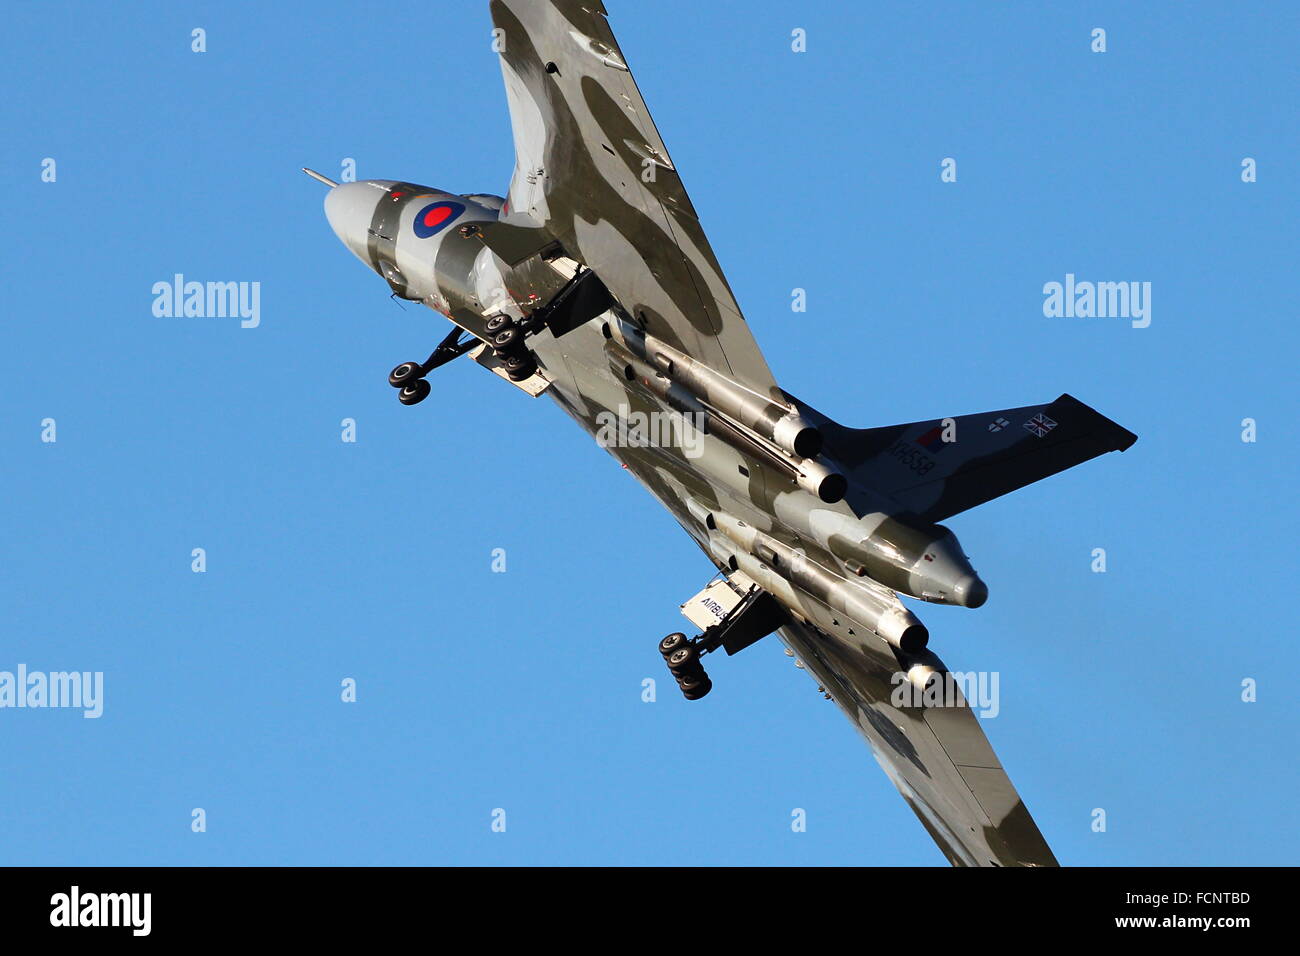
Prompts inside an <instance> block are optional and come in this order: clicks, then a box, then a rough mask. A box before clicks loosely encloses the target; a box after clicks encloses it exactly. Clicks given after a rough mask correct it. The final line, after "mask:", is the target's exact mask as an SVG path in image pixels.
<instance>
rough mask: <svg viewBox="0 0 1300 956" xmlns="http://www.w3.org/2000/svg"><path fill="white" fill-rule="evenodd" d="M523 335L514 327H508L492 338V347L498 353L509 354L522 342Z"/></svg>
mask: <svg viewBox="0 0 1300 956" xmlns="http://www.w3.org/2000/svg"><path fill="white" fill-rule="evenodd" d="M523 338H524V333H522V332H520V331H519V329H518V328H517V327H516V326H514V325H508V326H506V327H505V328H504V329H502V330H501V331H500V332H498V333H497V334H496V335H494V336H492V347H493V348H494V349H496V350H497V351H498V352H511V351H513V350H514V347H515V346H516V345H517V344H518V343H520V342H522V341H523Z"/></svg>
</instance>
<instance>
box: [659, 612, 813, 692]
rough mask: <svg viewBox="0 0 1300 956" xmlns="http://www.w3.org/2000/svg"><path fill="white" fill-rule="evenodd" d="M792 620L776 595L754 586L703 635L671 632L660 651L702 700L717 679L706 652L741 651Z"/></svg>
mask: <svg viewBox="0 0 1300 956" xmlns="http://www.w3.org/2000/svg"><path fill="white" fill-rule="evenodd" d="M788 621H789V618H788V616H787V614H786V611H785V609H784V608H782V607H781V604H780V602H779V601H777V600H776V598H774V597H772V595H770V594H768V593H767V592H766V591H763V590H760V589H759V588H757V587H753V588H751V589H750V590H749V592H748V593H747V594H746V595H745V596H744V598H742V599H741V601H740V603H739V604H737V605H736V606H735V607H734V608H732V609H731V611H730V612H728V613H727V615H726V616H725V617H723V618H722V620H720V621H718V623H717V624H714V625H713V626H711V627H708V628H705V631H704V633H703V634H701V635H700V636H699V637H697V638H694V639H692V638H689V637H687V636H686V635H685V634H682V633H680V632H678V633H676V634H669V635H668V636H667V637H665V638H664V639H663V640H662V641H660V642H659V653H660V654H662V655H663V658H664V663H666V664H667V665H668V670H669V671H670V672H671V673H672V675H673V677H674V678H676V679H677V686H678V687H680V688H681V690H682V694H683V695H684V696H685V697H686V699H687V700H699V699H700V698H701V697H703V696H704V695H705V694H707V693H708V692H709V691H711V690H713V681H711V680H709V675H708V674H707V673H705V670H704V665H703V664H702V663H700V658H701V657H702V656H703V655H705V654H709V653H712V652H713V651H716V650H717V649H718V648H722V649H723V650H725V651H726V652H727V654H728V655H731V654H736V653H739V652H740V651H742V650H744V649H745V648H746V647H749V645H751V644H753V643H755V642H757V641H759V640H761V639H762V638H764V637H766V636H767V635H769V634H771V633H772V632H773V631H775V630H776V629H777V628H779V627H781V626H782V625H783V624H786V623H788Z"/></svg>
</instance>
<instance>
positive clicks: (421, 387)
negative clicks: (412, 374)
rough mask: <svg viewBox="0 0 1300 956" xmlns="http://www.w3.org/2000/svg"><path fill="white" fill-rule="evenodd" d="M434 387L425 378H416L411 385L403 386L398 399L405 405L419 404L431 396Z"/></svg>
mask: <svg viewBox="0 0 1300 956" xmlns="http://www.w3.org/2000/svg"><path fill="white" fill-rule="evenodd" d="M432 390H433V387H432V386H431V385H430V384H429V383H428V382H427V381H426V380H425V379H422V378H421V379H416V380H415V381H414V382H412V383H411V384H410V385H406V386H403V387H402V390H401V391H400V392H398V393H397V400H398V401H399V402H401V403H402V404H403V405H419V404H420V403H421V402H422V401H424V400H425V399H426V398H428V397H429V392H431V391H432Z"/></svg>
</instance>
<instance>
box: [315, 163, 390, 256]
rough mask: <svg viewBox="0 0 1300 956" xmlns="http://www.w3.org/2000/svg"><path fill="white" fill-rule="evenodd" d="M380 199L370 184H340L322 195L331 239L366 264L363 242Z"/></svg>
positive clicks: (365, 239) (366, 237) (365, 240)
mask: <svg viewBox="0 0 1300 956" xmlns="http://www.w3.org/2000/svg"><path fill="white" fill-rule="evenodd" d="M378 199H379V196H378V193H377V190H376V189H375V188H374V187H373V186H371V185H370V184H369V183H364V182H359V183H340V184H339V185H337V186H335V187H334V188H332V189H331V190H330V191H329V192H327V193H326V194H325V218H326V219H328V220H329V224H330V228H331V229H333V230H334V235H336V236H338V237H339V241H340V242H342V243H343V245H345V246H347V247H348V248H349V249H350V250H352V252H353V254H354V255H356V256H357V257H358V258H359V259H361V261H362V262H365V261H366V242H367V239H368V232H369V229H370V222H371V218H372V217H373V215H374V211H375V203H376V202H377V201H378Z"/></svg>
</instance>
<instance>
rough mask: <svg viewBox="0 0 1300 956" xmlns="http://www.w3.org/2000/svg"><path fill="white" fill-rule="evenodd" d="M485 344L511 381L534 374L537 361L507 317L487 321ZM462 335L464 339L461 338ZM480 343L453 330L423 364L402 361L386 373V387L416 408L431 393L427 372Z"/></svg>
mask: <svg viewBox="0 0 1300 956" xmlns="http://www.w3.org/2000/svg"><path fill="white" fill-rule="evenodd" d="M487 333H488V344H489V345H491V346H492V351H493V352H494V353H495V355H496V356H497V358H498V359H500V360H501V363H502V364H503V365H504V366H505V369H506V374H507V375H509V376H510V380H511V381H512V382H522V381H523V380H524V379H526V378H529V377H531V376H532V375H534V374H536V372H537V362H536V361H535V360H534V359H533V356H532V353H531V352H529V351H528V348H527V346H525V345H524V335H525V330H524V329H523V328H521V327H520V326H518V325H516V324H515V320H514V319H512V318H511V317H510V316H508V315H494V316H492V317H491V318H490V319H488V320H487ZM462 336H465V337H464V338H462ZM479 344H480V343H479V340H478V338H477V337H475V336H473V335H468V333H466V332H463V331H462V330H461V329H460V328H459V327H457V328H454V329H452V330H451V332H450V333H449V334H448V335H447V337H446V338H445V339H443V340H442V342H440V343H439V344H438V347H437V348H436V349H434V350H433V354H432V355H430V356H429V357H428V358H427V359H425V360H424V361H423V362H403V363H402V364H401V365H399V366H397V368H395V369H393V370H392V371H391V372H389V373H388V384H389V385H391V386H393V388H395V389H398V392H397V400H398V401H399V402H401V403H402V404H403V405H418V404H420V403H421V402H422V401H424V400H425V399H426V398H428V397H429V392H430V391H431V389H430V386H429V383H428V381H427V380H426V379H425V376H427V375H428V374H429V373H430V372H432V371H433V370H434V369H436V368H441V367H442V366H443V365H446V364H447V363H448V362H450V361H451V360H452V359H455V358H459V357H460V356H462V355H464V354H465V353H466V352H469V351H471V350H472V349H474V348H477V347H478V345H479Z"/></svg>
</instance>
